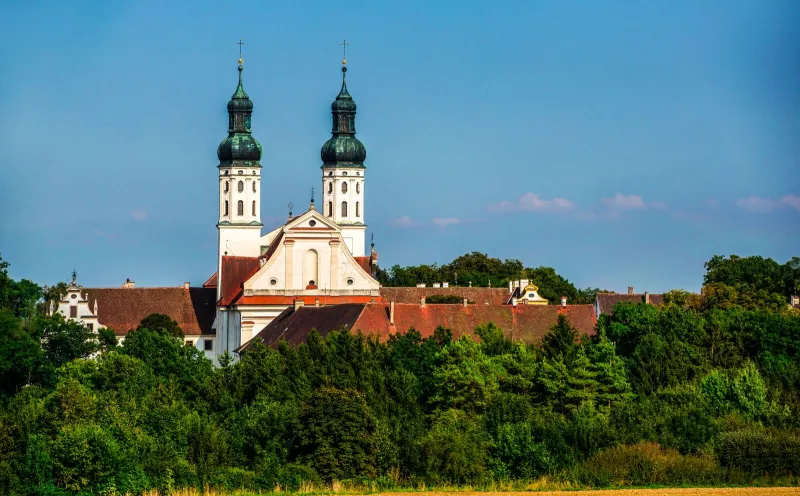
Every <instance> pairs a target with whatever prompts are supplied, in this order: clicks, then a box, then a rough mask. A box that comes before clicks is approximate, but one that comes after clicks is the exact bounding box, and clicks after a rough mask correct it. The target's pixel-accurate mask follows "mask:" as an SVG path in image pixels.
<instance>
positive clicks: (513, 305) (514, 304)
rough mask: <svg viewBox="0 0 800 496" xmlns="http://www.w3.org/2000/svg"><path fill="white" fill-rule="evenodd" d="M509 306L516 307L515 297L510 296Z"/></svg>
mask: <svg viewBox="0 0 800 496" xmlns="http://www.w3.org/2000/svg"><path fill="white" fill-rule="evenodd" d="M511 306H512V307H514V308H517V299H516V298H511Z"/></svg>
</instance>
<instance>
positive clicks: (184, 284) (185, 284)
mask: <svg viewBox="0 0 800 496" xmlns="http://www.w3.org/2000/svg"><path fill="white" fill-rule="evenodd" d="M183 289H185V290H186V291H189V282H188V281H187V282H185V283H183Z"/></svg>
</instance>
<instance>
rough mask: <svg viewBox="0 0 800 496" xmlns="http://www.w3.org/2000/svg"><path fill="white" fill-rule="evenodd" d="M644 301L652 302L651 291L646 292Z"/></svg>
mask: <svg viewBox="0 0 800 496" xmlns="http://www.w3.org/2000/svg"><path fill="white" fill-rule="evenodd" d="M644 302H645V303H647V304H648V305H649V304H650V293H648V292H647V291H645V292H644Z"/></svg>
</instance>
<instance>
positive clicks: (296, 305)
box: [294, 298, 306, 312]
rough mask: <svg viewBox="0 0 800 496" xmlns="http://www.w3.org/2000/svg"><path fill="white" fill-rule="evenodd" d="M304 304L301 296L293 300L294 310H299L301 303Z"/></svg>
mask: <svg viewBox="0 0 800 496" xmlns="http://www.w3.org/2000/svg"><path fill="white" fill-rule="evenodd" d="M305 304H306V302H304V301H303V299H302V298H297V299H296V300H294V311H295V312H296V311H298V310H300V308H302V307H303V305H305Z"/></svg>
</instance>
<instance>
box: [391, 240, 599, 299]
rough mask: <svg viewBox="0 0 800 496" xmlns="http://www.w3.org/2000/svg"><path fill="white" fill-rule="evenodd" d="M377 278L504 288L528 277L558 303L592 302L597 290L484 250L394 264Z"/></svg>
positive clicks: (397, 283)
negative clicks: (426, 261) (428, 261)
mask: <svg viewBox="0 0 800 496" xmlns="http://www.w3.org/2000/svg"><path fill="white" fill-rule="evenodd" d="M376 276H377V278H378V281H379V282H380V283H381V284H382V285H384V286H401V287H410V286H411V287H413V286H416V285H417V284H421V283H424V284H427V285H428V286H431V285H432V284H434V283H441V282H447V283H449V284H451V285H458V286H468V285H470V284H472V286H476V287H484V288H485V287H489V286H491V287H495V288H497V287H507V286H508V282H509V281H513V280H519V279H529V280H530V281H531V282H533V283H534V284H535V285H537V286H538V287H539V293H540V294H541V295H542V296H543V297H544V298H547V299H548V300H550V303H551V304H554V305H555V304H558V303H559V302H560V301H561V297H562V296H566V297H567V299H568V301H569V302H570V303H573V304H581V303H593V302H594V296H595V294H597V292H598V291H600V289H598V288H586V289H578V288H576V287H575V285H573V284H572V283H571V282H569V281H568V280H567V279H565V278H564V277H562V276H560V275H559V274H557V273H556V271H555V270H554V269H553V268H552V267H535V268H526V267H525V266H524V265H523V264H522V262H520V261H519V260H516V259H513V258H510V259H507V260H500V259H499V258H492V257H489V256H487V255H486V254H484V253H479V252H472V253H467V254H466V255H462V256H460V257H458V258H456V259H455V260H453V261H452V262H450V263H448V264H444V265H441V266H440V265H436V264H433V265H424V264H423V265H416V266H409V267H401V266H399V265H395V266H393V267H391V268H390V269H389V270H388V271H387V270H383V269H380V268H379V269H378V271H377V274H376Z"/></svg>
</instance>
